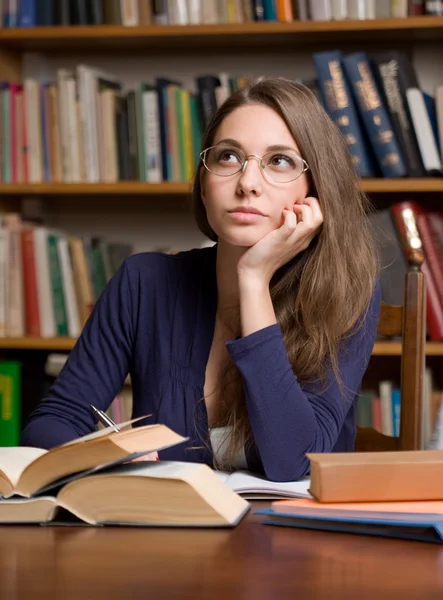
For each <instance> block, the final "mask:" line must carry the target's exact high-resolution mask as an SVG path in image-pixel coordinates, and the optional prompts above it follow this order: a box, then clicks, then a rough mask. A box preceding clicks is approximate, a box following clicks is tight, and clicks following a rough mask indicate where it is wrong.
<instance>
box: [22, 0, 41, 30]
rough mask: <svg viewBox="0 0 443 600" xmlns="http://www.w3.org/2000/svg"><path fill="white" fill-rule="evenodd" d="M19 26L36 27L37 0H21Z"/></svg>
mask: <svg viewBox="0 0 443 600" xmlns="http://www.w3.org/2000/svg"><path fill="white" fill-rule="evenodd" d="M18 11H19V12H18V26H19V27H35V26H36V25H37V0H20V5H19V9H18Z"/></svg>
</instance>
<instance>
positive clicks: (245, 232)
mask: <svg viewBox="0 0 443 600" xmlns="http://www.w3.org/2000/svg"><path fill="white" fill-rule="evenodd" d="M266 233H267V232H263V231H260V230H259V229H258V227H257V228H255V227H243V228H240V227H238V228H236V230H235V231H233V230H232V229H230V230H229V231H221V232H220V235H219V237H222V238H223V239H224V240H225V241H226V242H227V243H228V244H231V245H232V246H242V247H243V248H245V247H247V248H249V247H250V246H254V244H256V243H257V242H259V241H260V240H261V239H262V237H263V236H265V235H266Z"/></svg>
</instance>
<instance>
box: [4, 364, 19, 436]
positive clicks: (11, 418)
mask: <svg viewBox="0 0 443 600" xmlns="http://www.w3.org/2000/svg"><path fill="white" fill-rule="evenodd" d="M20 376H21V366H20V363H19V362H17V361H3V360H1V361H0V446H19V445H20V435H21V378H20Z"/></svg>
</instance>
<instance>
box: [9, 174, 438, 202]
mask: <svg viewBox="0 0 443 600" xmlns="http://www.w3.org/2000/svg"><path fill="white" fill-rule="evenodd" d="M361 187H362V189H363V191H364V192H366V193H367V194H398V193H404V194H411V193H414V194H420V193H442V192H443V178H440V177H438V178H429V179H426V178H423V179H407V178H405V179H383V178H379V179H366V180H363V181H362V182H361ZM190 192H191V184H190V183H182V182H164V183H145V182H143V181H121V182H118V183H35V184H32V183H1V182H0V196H23V195H37V196H64V195H66V194H68V195H84V194H85V195H86V194H87V195H91V196H103V195H108V194H112V195H125V196H126V195H134V196H137V195H141V196H152V197H153V198H152V200H154V199H155V197H156V196H168V195H169V196H187V195H189V193H190Z"/></svg>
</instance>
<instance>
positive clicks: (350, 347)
mask: <svg viewBox="0 0 443 600" xmlns="http://www.w3.org/2000/svg"><path fill="white" fill-rule="evenodd" d="M380 302H381V298H380V288H379V286H378V285H377V287H376V289H375V291H374V294H373V297H372V299H371V303H370V306H369V309H368V311H367V313H366V316H365V320H364V322H363V323H361V326H360V327H358V328H356V330H355V331H354V332H353V334H352V336H350V337H349V338H348V339H347V340H346V342H345V343H343V345H342V347H341V351H340V354H339V372H340V377H341V380H342V390H343V392H342V391H341V389H340V388H339V383H338V381H337V379H336V378H335V376H334V374H333V372H332V370H331V371H330V372H329V373H328V376H327V382H326V385H325V384H324V383H323V384H320V383H318V382H313V383H308V384H303V385H301V384H300V382H299V381H298V379H297V376H296V375H295V374H294V372H293V370H292V366H291V364H290V362H289V359H288V355H287V352H286V347H285V345H284V342H283V336H282V332H281V329H280V326H279V325H278V324H277V325H271V326H269V327H265V328H264V329H261V330H259V331H256V332H254V333H253V334H251V335H248V336H246V337H243V338H239V339H235V340H231V341H229V342H227V344H226V346H227V349H228V352H229V354H230V356H231V358H232V360H233V361H234V363H235V365H236V366H237V368H238V369H239V371H240V373H241V375H242V379H243V385H244V390H245V399H246V404H247V408H248V415H249V420H250V423H251V429H252V433H253V436H254V439H255V443H256V445H257V448H258V451H259V454H260V458H261V462H262V465H263V469H264V472H265V474H266V476H267V477H268V478H269V479H271V480H273V481H295V480H298V479H300V478H301V477H303V476H304V475H306V474H307V473H308V472H309V460H308V458H307V457H306V453H307V452H331V450H332V449H333V447H334V445H335V443H336V441H337V438H338V436H339V433H340V431H341V429H342V427H343V423H344V421H345V418H346V415H347V414H348V412H349V410H350V409H351V407H352V406H353V404H354V403H355V402H356V400H357V397H358V393H359V390H360V386H361V381H362V378H363V374H364V372H365V370H366V368H367V365H368V361H369V358H370V356H371V353H372V348H373V345H374V341H375V336H376V331H377V324H378V317H379V313H380Z"/></svg>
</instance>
